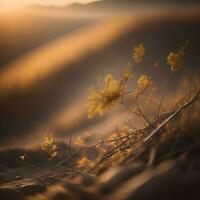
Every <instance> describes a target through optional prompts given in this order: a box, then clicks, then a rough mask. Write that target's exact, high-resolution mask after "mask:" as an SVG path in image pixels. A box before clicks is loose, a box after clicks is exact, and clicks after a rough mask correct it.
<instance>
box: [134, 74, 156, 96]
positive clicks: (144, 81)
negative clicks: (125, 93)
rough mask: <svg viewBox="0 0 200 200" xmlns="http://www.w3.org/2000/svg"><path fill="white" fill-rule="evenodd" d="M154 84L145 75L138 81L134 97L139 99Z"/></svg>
mask: <svg viewBox="0 0 200 200" xmlns="http://www.w3.org/2000/svg"><path fill="white" fill-rule="evenodd" d="M152 83H153V82H152V79H151V77H149V76H147V75H145V74H143V75H141V76H140V77H139V78H138V81H137V84H138V86H137V89H136V90H135V92H134V93H133V95H134V97H135V98H139V97H140V96H141V95H142V94H143V93H144V92H145V90H146V89H147V88H148V87H149V86H150V85H151V84H152Z"/></svg>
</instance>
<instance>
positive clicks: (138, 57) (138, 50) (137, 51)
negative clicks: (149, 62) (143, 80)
mask: <svg viewBox="0 0 200 200" xmlns="http://www.w3.org/2000/svg"><path fill="white" fill-rule="evenodd" d="M145 52H146V49H145V46H144V44H143V43H141V44H139V45H137V46H135V47H134V49H133V59H134V62H135V63H136V64H139V63H141V62H142V60H143V58H144V55H145Z"/></svg>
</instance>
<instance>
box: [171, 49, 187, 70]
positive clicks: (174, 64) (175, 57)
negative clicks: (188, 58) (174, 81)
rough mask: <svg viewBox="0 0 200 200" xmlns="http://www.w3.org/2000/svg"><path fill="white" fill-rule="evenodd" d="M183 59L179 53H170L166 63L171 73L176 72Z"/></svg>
mask: <svg viewBox="0 0 200 200" xmlns="http://www.w3.org/2000/svg"><path fill="white" fill-rule="evenodd" d="M182 60H183V57H182V56H181V55H180V54H179V53H174V52H170V53H169V55H168V57H167V63H168V64H169V65H170V67H171V70H172V71H177V70H178V69H179V68H180V67H181V64H182Z"/></svg>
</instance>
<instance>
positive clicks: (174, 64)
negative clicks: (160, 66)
mask: <svg viewBox="0 0 200 200" xmlns="http://www.w3.org/2000/svg"><path fill="white" fill-rule="evenodd" d="M188 45H189V41H186V43H185V44H184V45H183V46H182V47H181V48H180V50H179V52H177V53H175V52H170V53H169V55H168V56H167V64H169V65H170V68H171V70H172V71H177V70H178V69H179V68H180V67H181V66H182V61H183V58H184V56H185V54H186V49H187V47H188Z"/></svg>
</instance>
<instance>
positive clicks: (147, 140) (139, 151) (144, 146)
mask: <svg viewBox="0 0 200 200" xmlns="http://www.w3.org/2000/svg"><path fill="white" fill-rule="evenodd" d="M199 96H200V90H199V91H198V92H197V94H196V95H195V96H194V97H193V98H192V99H191V100H190V101H189V102H187V103H185V104H184V105H183V106H181V107H180V108H179V109H177V111H175V112H174V113H173V114H171V115H170V116H169V117H168V118H167V119H165V120H164V122H162V123H161V124H160V125H159V126H158V127H157V128H156V129H155V130H153V131H152V132H151V133H150V134H149V136H147V137H146V138H145V139H144V140H143V144H142V146H140V147H139V148H138V149H137V150H136V151H137V152H136V153H135V156H133V157H132V158H131V160H130V161H134V160H135V159H137V158H138V156H140V155H141V154H142V153H143V152H144V151H145V150H146V149H147V148H148V146H149V145H150V144H151V141H152V140H153V138H154V137H155V136H158V135H157V134H159V133H160V131H161V130H162V129H163V128H164V127H165V126H166V125H167V124H168V123H169V122H170V121H171V120H172V119H174V118H175V117H176V116H177V115H179V114H180V113H181V111H183V110H184V109H185V108H187V107H188V106H189V105H191V104H192V103H193V102H195V101H196V100H197V99H198V98H199ZM125 160H126V159H125ZM125 160H124V161H125Z"/></svg>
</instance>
